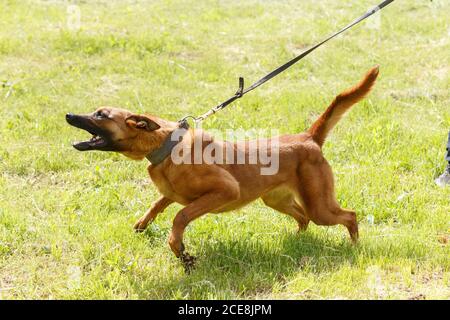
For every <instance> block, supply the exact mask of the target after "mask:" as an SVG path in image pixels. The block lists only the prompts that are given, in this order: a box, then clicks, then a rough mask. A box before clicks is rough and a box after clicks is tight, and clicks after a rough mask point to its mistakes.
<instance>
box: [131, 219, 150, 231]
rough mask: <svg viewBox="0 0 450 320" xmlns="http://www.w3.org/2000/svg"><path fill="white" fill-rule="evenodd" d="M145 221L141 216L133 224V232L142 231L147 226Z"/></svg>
mask: <svg viewBox="0 0 450 320" xmlns="http://www.w3.org/2000/svg"><path fill="white" fill-rule="evenodd" d="M147 224H148V223H147V221H145V218H144V217H142V218H140V219H139V220H138V221H136V223H135V224H134V226H133V229H134V231H135V232H143V231H144V230H145V228H147Z"/></svg>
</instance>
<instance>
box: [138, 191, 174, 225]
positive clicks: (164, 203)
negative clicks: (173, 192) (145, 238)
mask: <svg viewBox="0 0 450 320" xmlns="http://www.w3.org/2000/svg"><path fill="white" fill-rule="evenodd" d="M171 203H173V201H172V200H170V199H168V198H166V197H161V198H159V199H158V200H156V201H155V202H154V203H153V204H152V206H151V207H150V209H148V211H147V212H146V213H145V214H144V215H143V216H142V217H141V218H140V219H139V220H138V221H136V223H135V224H134V227H133V228H134V230H135V231H136V232H142V231H144V230H145V228H147V225H148V224H149V223H152V222H153V220H155V218H156V216H157V215H158V214H159V213H161V212H163V211H164V209H166V208H167V207H168V206H169V205H170V204H171Z"/></svg>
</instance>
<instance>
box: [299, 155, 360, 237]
mask: <svg viewBox="0 0 450 320" xmlns="http://www.w3.org/2000/svg"><path fill="white" fill-rule="evenodd" d="M299 175H300V177H301V179H300V180H301V181H302V183H301V184H300V185H299V193H300V195H301V197H302V200H303V204H304V209H305V211H306V214H307V216H308V218H309V219H311V220H312V221H313V222H314V223H315V224H317V225H325V226H331V225H336V224H342V225H344V226H345V227H347V229H348V232H349V233H350V237H351V239H352V241H353V242H354V243H355V242H356V241H357V240H358V223H357V221H356V214H355V212H354V211H351V210H346V209H342V208H341V207H340V206H339V204H338V202H337V200H336V198H335V195H334V181H333V175H332V172H331V167H330V165H329V164H328V163H327V162H326V160H325V159H323V161H319V162H317V163H304V164H302V165H301V166H300V168H299Z"/></svg>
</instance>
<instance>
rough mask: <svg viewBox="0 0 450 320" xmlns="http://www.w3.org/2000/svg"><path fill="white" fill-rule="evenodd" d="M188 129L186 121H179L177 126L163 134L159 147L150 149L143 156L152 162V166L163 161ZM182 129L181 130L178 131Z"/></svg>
mask: <svg viewBox="0 0 450 320" xmlns="http://www.w3.org/2000/svg"><path fill="white" fill-rule="evenodd" d="M188 129H189V124H188V123H187V121H181V122H179V123H178V126H177V127H176V128H175V129H174V130H171V131H169V132H168V133H167V134H166V135H165V136H166V137H165V138H164V139H163V140H162V142H161V143H160V145H159V147H157V148H156V149H153V150H152V151H150V152H149V153H148V154H147V155H146V156H145V157H146V158H147V160H148V161H150V163H151V164H152V166H156V165H158V164H160V163H161V162H163V161H164V160H165V159H166V158H167V157H168V156H169V155H170V154H171V153H172V149H173V148H174V147H175V146H176V145H177V144H178V143H180V141H181V140H182V138H181V139H180V137H182V136H183V135H184V133H185V131H186V130H188ZM179 130H182V131H179Z"/></svg>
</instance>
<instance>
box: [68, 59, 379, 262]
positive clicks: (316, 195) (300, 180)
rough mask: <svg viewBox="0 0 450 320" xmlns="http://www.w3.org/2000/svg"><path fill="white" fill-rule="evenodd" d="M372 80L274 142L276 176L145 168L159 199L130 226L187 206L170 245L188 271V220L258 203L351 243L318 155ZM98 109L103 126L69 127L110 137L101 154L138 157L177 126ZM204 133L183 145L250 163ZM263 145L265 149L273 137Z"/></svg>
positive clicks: (224, 168)
mask: <svg viewBox="0 0 450 320" xmlns="http://www.w3.org/2000/svg"><path fill="white" fill-rule="evenodd" d="M377 75H378V67H375V68H372V69H371V70H370V71H369V72H368V73H367V74H366V75H365V77H364V79H363V80H362V81H361V82H360V83H359V84H357V85H356V86H354V87H352V88H350V89H348V90H346V91H344V92H343V93H341V94H340V95H338V96H337V97H336V98H335V99H334V100H333V102H332V103H331V105H330V106H329V107H328V109H327V110H326V111H325V112H324V113H323V114H322V115H321V116H320V117H319V119H318V120H317V121H316V122H315V123H314V124H313V125H312V126H311V128H310V129H309V130H308V131H307V132H305V133H300V134H292V135H283V136H280V137H278V139H279V163H280V165H279V171H278V173H277V174H275V175H261V174H260V169H261V168H262V167H264V165H263V164H261V163H257V164H248V162H246V163H247V164H205V163H202V164H175V163H173V161H172V159H171V157H167V158H166V159H165V160H164V161H163V162H162V163H161V164H159V165H157V166H153V165H150V166H149V167H148V172H149V174H150V177H151V179H152V180H153V182H154V184H155V186H156V187H157V189H158V190H159V192H160V193H161V194H162V196H161V198H160V199H159V200H158V201H156V202H155V203H154V204H153V205H152V207H151V208H150V209H149V210H148V211H147V213H146V214H145V215H143V216H142V217H141V218H140V219H139V220H138V221H137V222H136V224H135V225H134V228H135V229H136V230H137V231H142V230H144V229H145V228H146V227H147V225H148V224H149V223H151V222H152V221H153V220H154V219H155V218H156V216H157V215H158V214H159V213H161V212H162V211H163V210H164V209H165V208H166V207H167V206H169V205H170V204H171V203H173V202H177V203H180V204H182V205H184V208H183V209H181V210H180V211H179V212H178V213H177V215H176V216H175V218H174V221H173V227H172V232H171V234H170V238H169V244H170V247H171V249H172V251H173V252H174V253H175V255H176V256H177V257H179V258H181V260H182V261H183V262H184V263H185V265H186V266H190V265H191V264H192V262H193V259H192V257H190V256H189V255H188V254H187V253H186V252H185V248H184V245H183V233H184V230H185V228H186V226H187V225H188V224H189V223H190V222H192V221H193V220H195V219H197V218H199V217H200V216H202V215H204V214H206V213H208V212H212V213H220V212H226V211H230V210H234V209H237V208H240V207H242V206H244V205H246V204H248V203H250V202H252V201H254V200H256V199H258V198H261V199H262V200H263V201H264V203H265V204H266V205H267V206H269V207H271V208H273V209H275V210H277V211H279V212H282V213H284V214H287V215H290V216H292V217H293V218H294V219H295V220H296V221H297V224H298V226H299V230H305V229H306V228H307V226H308V223H309V221H313V222H314V223H315V224H318V225H327V226H330V225H336V224H342V225H344V226H346V227H347V229H348V231H349V233H350V236H351V239H352V240H353V241H356V240H357V238H358V224H357V221H356V215H355V212H354V211H350V210H346V209H342V208H341V207H340V206H339V204H338V202H337V201H336V199H335V195H334V182H333V175H332V171H331V167H330V165H329V164H328V162H327V161H326V160H325V158H324V157H323V154H322V150H321V147H322V145H323V143H324V141H325V138H326V136H327V135H328V133H329V132H330V130H331V129H332V128H333V127H334V126H335V125H336V123H337V122H338V121H339V119H340V118H341V117H342V116H343V115H344V113H345V112H346V111H347V110H348V109H349V108H350V107H351V106H352V105H353V104H355V103H356V102H358V101H359V100H361V99H362V98H363V97H364V96H365V95H366V94H367V93H368V92H369V91H370V89H371V88H372V86H373V84H374V82H375V80H376V78H377ZM99 110H100V111H101V112H104V113H105V114H107V115H108V116H107V120H105V119H102V120H95V119H93V116H92V115H85V116H73V115H71V117H82V118H80V119H78V118H76V119H75V120H76V121H75V120H74V119H72V118H71V119H70V121H69V119H68V121H69V123H71V124H73V125H75V126H77V127H80V128H83V129H86V126H90V128H91V126H94V127H95V126H97V127H99V128H101V129H102V130H103V131H102V136H107V138H108V139H107V140H108V141H109V142H108V143H110V145H108V146H107V147H102V148H103V149H104V150H108V151H110V150H111V149H114V150H112V151H118V152H121V153H123V154H124V155H126V156H127V157H130V158H132V159H143V158H144V157H145V156H146V155H147V154H148V153H150V152H152V151H153V150H155V149H157V148H158V147H159V146H160V145H161V143H162V142H163V141H164V140H165V139H166V138H167V137H168V135H169V134H170V133H171V132H172V131H173V130H174V128H175V127H176V125H177V124H176V123H175V122H169V121H166V120H163V119H160V118H157V117H154V116H146V115H135V114H132V113H130V112H129V111H126V110H122V109H116V108H108V107H104V108H100V109H99ZM97 112H98V111H97ZM77 119H78V120H77ZM80 123H81V124H80ZM204 134H205V133H204V132H203V131H201V130H193V129H190V130H189V132H188V133H187V134H186V135H185V136H184V137H183V140H182V142H180V144H183V146H186V147H187V148H188V149H192V148H193V141H194V139H195V138H198V137H201V139H202V141H203V148H206V147H208V146H214V147H216V148H218V149H220V148H225V146H232V147H233V148H234V149H236V150H240V151H242V152H244V153H245V154H246V156H247V157H248V154H249V152H250V151H251V150H252V148H254V146H253V145H252V144H251V143H249V142H245V141H242V142H237V143H234V144H233V143H231V142H226V141H216V140H214V139H213V138H212V137H208V138H206V139H205V137H204ZM268 142H269V144H270V143H271V142H272V139H268ZM93 149H95V148H93ZM98 149H99V150H103V149H101V148H98Z"/></svg>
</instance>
